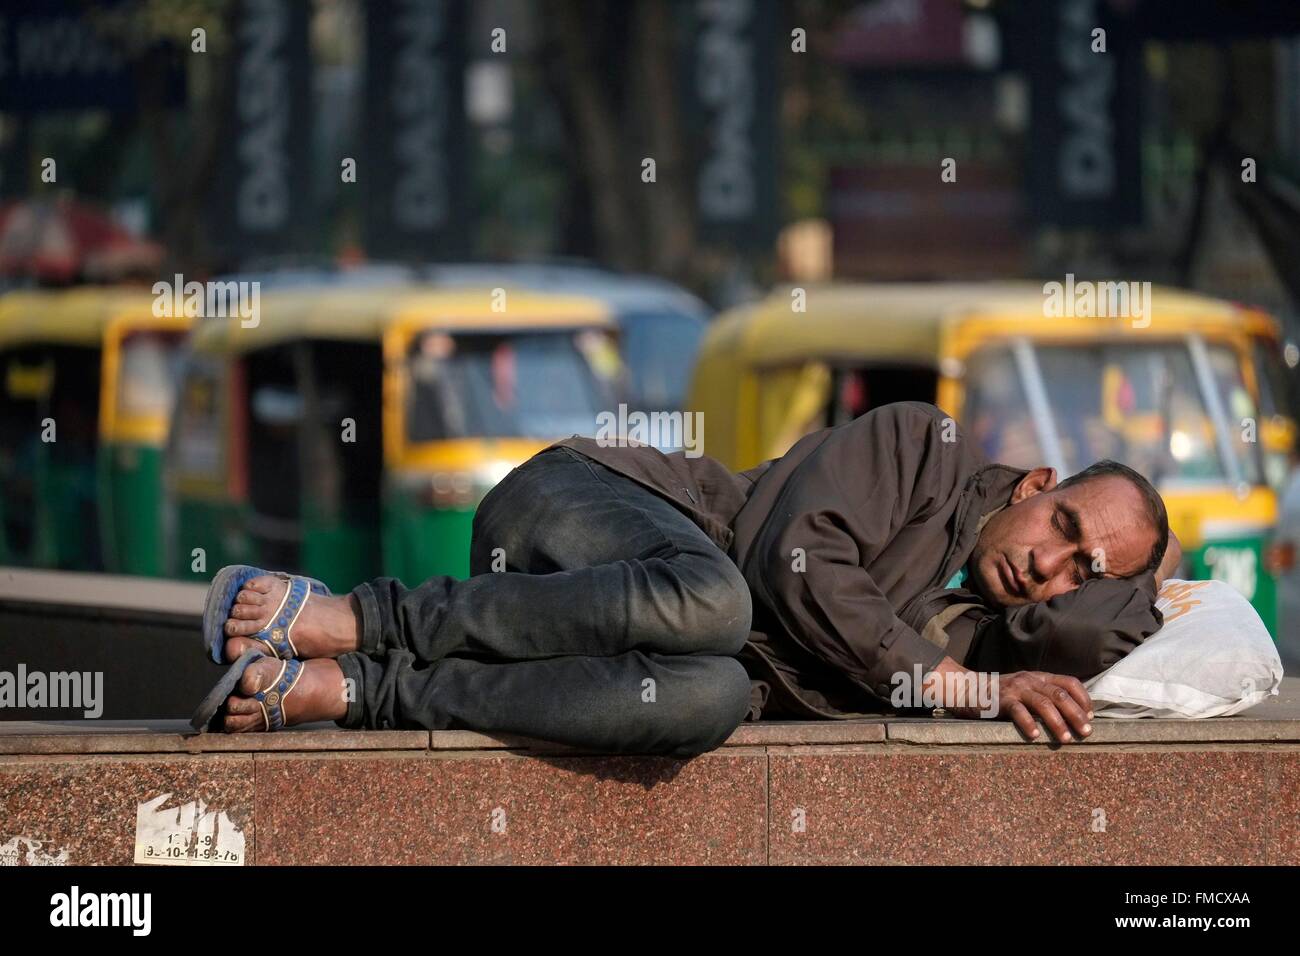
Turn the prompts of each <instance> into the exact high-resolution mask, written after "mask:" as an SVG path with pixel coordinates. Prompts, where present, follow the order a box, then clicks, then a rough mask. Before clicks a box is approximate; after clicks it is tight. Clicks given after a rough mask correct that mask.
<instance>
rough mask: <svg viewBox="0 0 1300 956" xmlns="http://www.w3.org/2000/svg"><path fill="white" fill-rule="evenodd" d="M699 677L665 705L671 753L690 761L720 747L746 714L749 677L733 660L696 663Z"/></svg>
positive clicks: (711, 660) (695, 676) (699, 661)
mask: <svg viewBox="0 0 1300 956" xmlns="http://www.w3.org/2000/svg"><path fill="white" fill-rule="evenodd" d="M692 663H693V665H694V666H695V667H696V668H697V669H698V671H699V673H698V674H694V675H692V677H691V678H690V679H689V680H688V681H686V682H685V684H684V686H683V687H682V688H681V689H680V690H679V692H678V693H676V694H673V695H672V697H671V698H670V700H669V701H666V703H668V704H669V706H670V707H671V708H672V710H671V715H670V716H671V723H672V726H671V728H670V734H671V737H672V742H673V744H674V745H675V746H674V747H673V749H672V750H671V751H670V753H671V754H672V755H673V756H677V757H692V756H695V755H697V754H702V753H707V752H708V751H710V750H714V749H716V748H717V747H720V746H721V745H722V744H723V743H724V742H725V741H726V740H727V738H728V737H730V736H731V735H732V733H733V732H734V731H735V729H736V728H737V727H739V726H740V724H741V722H742V721H743V720H744V719H745V715H746V714H748V713H749V698H750V692H749V689H750V684H749V674H748V673H746V672H745V668H744V665H742V664H741V663H740V661H738V660H736V659H735V658H734V657H714V658H706V659H696V660H695V661H693V662H692Z"/></svg>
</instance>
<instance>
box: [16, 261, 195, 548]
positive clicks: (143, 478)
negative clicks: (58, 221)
mask: <svg viewBox="0 0 1300 956" xmlns="http://www.w3.org/2000/svg"><path fill="white" fill-rule="evenodd" d="M153 305H154V297H153V296H152V295H151V294H150V293H149V292H147V291H146V290H143V289H119V288H103V287H85V288H78V289H70V290H58V291H55V290H24V291H14V292H10V293H7V294H6V295H4V296H3V297H0V370H2V373H3V376H4V385H3V387H4V398H5V400H4V403H3V406H0V407H2V408H3V411H2V412H0V488H2V489H3V495H2V496H0V500H2V501H3V504H0V511H2V512H3V532H4V533H3V534H2V535H0V563H12V564H23V565H30V566H34V567H48V568H61V569H69V570H88V571H98V570H103V571H113V572H117V573H123V574H158V573H160V572H161V570H162V559H161V554H162V539H161V527H160V516H161V508H160V501H161V497H162V478H161V469H160V460H161V448H162V443H163V440H164V438H165V436H166V431H167V419H168V415H169V414H170V410H171V400H172V395H173V385H174V382H173V378H172V374H173V370H174V358H175V355H176V354H177V352H178V350H179V345H180V342H181V339H182V338H183V336H184V333H185V330H186V328H187V327H188V326H189V325H190V323H191V322H192V319H188V318H186V317H184V316H178V317H171V316H165V315H164V316H157V315H155V314H154V309H153Z"/></svg>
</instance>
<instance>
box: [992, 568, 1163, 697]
mask: <svg viewBox="0 0 1300 956" xmlns="http://www.w3.org/2000/svg"><path fill="white" fill-rule="evenodd" d="M1155 596H1156V586H1155V576H1154V575H1153V574H1151V573H1150V572H1147V573H1146V574H1142V575H1139V576H1137V577H1135V578H1124V579H1116V578H1101V579H1098V580H1093V581H1085V582H1084V583H1083V584H1082V585H1080V586H1079V587H1078V588H1076V589H1074V590H1073V591H1068V592H1066V593H1065V594H1058V595H1057V596H1056V597H1054V598H1051V599H1049V600H1047V601H1042V602H1040V603H1037V604H1026V605H1023V606H1020V607H1014V608H1010V609H1008V610H1006V611H1003V612H1000V613H998V614H992V615H988V616H986V617H984V618H983V619H982V620H981V621H980V622H979V623H978V625H977V626H976V634H975V639H974V642H973V644H972V647H971V651H970V653H969V654H968V655H967V657H968V659H967V661H966V666H967V667H970V668H973V669H975V670H980V671H1000V672H1004V673H1005V672H1010V671H1023V670H1032V671H1047V672H1048V673H1051V674H1065V675H1067V676H1070V677H1077V678H1079V679H1080V680H1087V679H1088V678H1091V677H1094V676H1096V675H1097V674H1100V673H1101V672H1102V671H1104V670H1106V669H1107V668H1108V667H1110V666H1111V665H1112V664H1114V663H1115V662H1117V661H1118V660H1120V658H1122V657H1124V656H1126V655H1127V654H1128V653H1129V652H1130V651H1131V650H1133V648H1135V647H1137V646H1138V645H1139V644H1141V643H1142V642H1143V641H1144V640H1146V639H1147V638H1148V637H1150V636H1151V635H1152V634H1154V633H1155V632H1156V631H1158V630H1159V629H1160V626H1161V625H1162V624H1163V623H1164V617H1163V616H1162V615H1161V613H1160V610H1159V609H1158V608H1157V607H1156V605H1155Z"/></svg>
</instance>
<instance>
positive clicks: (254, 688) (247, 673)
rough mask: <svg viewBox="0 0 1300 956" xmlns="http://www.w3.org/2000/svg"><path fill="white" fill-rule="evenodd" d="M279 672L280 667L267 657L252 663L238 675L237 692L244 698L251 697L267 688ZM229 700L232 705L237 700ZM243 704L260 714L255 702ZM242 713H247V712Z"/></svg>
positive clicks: (233, 698)
mask: <svg viewBox="0 0 1300 956" xmlns="http://www.w3.org/2000/svg"><path fill="white" fill-rule="evenodd" d="M279 670H280V665H279V664H278V663H276V662H275V661H273V660H272V659H271V658H269V657H268V658H267V659H266V660H259V661H254V662H253V663H252V664H249V665H248V667H247V668H245V670H244V673H243V674H242V675H240V678H239V692H240V693H241V694H244V695H245V696H246V697H251V696H252V695H253V694H256V693H257V692H258V691H259V690H261V689H262V688H264V687H267V686H269V685H270V683H271V681H273V680H275V675H276V674H277V673H278V672H279ZM230 700H231V702H232V703H233V702H234V701H236V700H238V698H236V697H232V698H230ZM244 703H245V704H247V705H249V706H250V707H252V709H253V710H254V711H255V712H257V713H261V708H259V707H258V705H257V701H255V700H246V701H244ZM243 712H244V713H248V711H247V710H245V711H243Z"/></svg>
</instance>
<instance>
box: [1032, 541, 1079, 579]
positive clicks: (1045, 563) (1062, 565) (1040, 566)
mask: <svg viewBox="0 0 1300 956" xmlns="http://www.w3.org/2000/svg"><path fill="white" fill-rule="evenodd" d="M1073 559H1074V548H1073V547H1072V546H1069V545H1067V546H1064V547H1052V546H1051V545H1047V546H1045V547H1041V548H1035V549H1034V552H1033V554H1032V556H1031V559H1030V573H1031V574H1033V576H1034V577H1035V578H1036V579H1037V580H1038V582H1039V583H1040V584H1046V583H1047V582H1049V581H1051V580H1053V579H1054V578H1057V577H1059V576H1060V575H1061V572H1062V571H1063V570H1065V569H1066V568H1068V567H1069V566H1070V562H1071V561H1072V560H1073Z"/></svg>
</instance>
